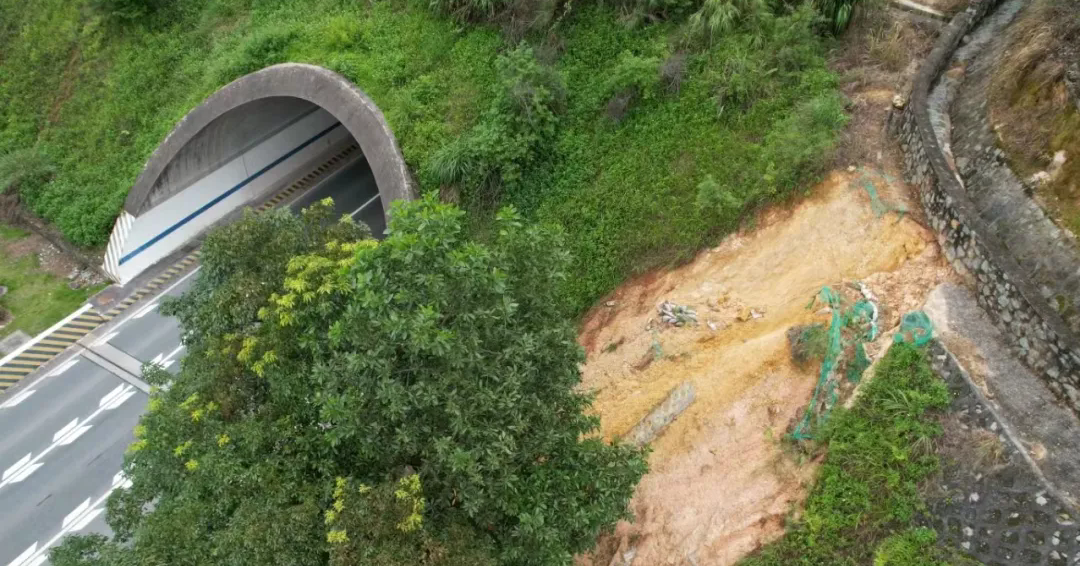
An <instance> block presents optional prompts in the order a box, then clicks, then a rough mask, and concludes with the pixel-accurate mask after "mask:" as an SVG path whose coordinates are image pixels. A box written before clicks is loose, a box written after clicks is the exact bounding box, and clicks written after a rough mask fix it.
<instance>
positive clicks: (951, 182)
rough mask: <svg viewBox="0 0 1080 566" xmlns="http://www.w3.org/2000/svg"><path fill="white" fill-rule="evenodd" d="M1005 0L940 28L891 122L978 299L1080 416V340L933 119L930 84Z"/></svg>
mask: <svg viewBox="0 0 1080 566" xmlns="http://www.w3.org/2000/svg"><path fill="white" fill-rule="evenodd" d="M1000 2H1001V0H974V1H973V2H972V3H971V5H970V6H969V8H968V9H967V10H965V11H964V12H961V13H960V14H958V15H957V16H956V17H955V18H953V20H952V21H951V22H950V23H949V25H948V26H947V27H946V28H945V29H944V30H942V32H941V35H940V36H939V38H938V41H937V43H936V44H935V46H934V49H933V51H932V52H931V53H930V55H929V56H928V57H927V59H926V61H925V62H924V63H923V65H922V67H921V68H920V69H919V71H918V73H917V74H916V76H915V81H914V84H913V86H912V91H911V95H910V97H909V100H907V101H906V103H904V104H903V106H902V109H900V108H897V109H894V112H893V114H892V116H890V119H889V128H890V130H891V131H892V133H893V134H894V135H895V136H896V137H897V138H898V139H899V142H900V144H901V148H902V149H903V154H904V168H905V173H906V176H907V178H908V181H909V182H910V183H912V184H913V185H915V186H916V187H917V188H918V191H919V197H920V200H921V202H922V205H923V209H924V210H925V211H926V216H927V219H928V221H929V222H930V224H931V226H932V227H933V229H934V231H935V233H936V234H937V237H938V243H939V244H940V245H941V248H942V249H943V250H944V253H945V256H946V257H947V258H948V259H949V261H950V263H951V264H952V265H953V267H954V268H955V269H956V270H957V271H958V272H959V273H960V274H961V275H963V276H965V277H966V278H967V279H968V280H969V281H970V282H971V283H972V284H973V285H974V287H975V290H976V295H977V297H978V300H979V303H980V304H981V305H982V307H983V308H985V309H986V310H987V312H988V313H989V314H990V315H991V317H992V318H994V320H995V322H996V323H997V324H998V326H999V327H1000V328H1001V329H1002V331H1003V333H1004V334H1005V335H1006V336H1007V337H1008V338H1009V339H1010V341H1011V344H1012V347H1013V349H1014V350H1015V353H1016V354H1017V355H1018V357H1019V358H1020V359H1021V360H1023V361H1024V362H1025V363H1026V364H1028V365H1029V366H1030V367H1031V368H1032V369H1034V370H1035V371H1036V372H1037V373H1038V374H1039V375H1041V376H1042V377H1043V379H1044V380H1045V381H1046V383H1047V385H1048V387H1049V388H1050V389H1051V390H1052V391H1053V392H1054V393H1055V394H1056V395H1058V396H1059V397H1060V398H1061V399H1062V400H1063V401H1064V402H1065V403H1067V404H1068V405H1069V406H1070V407H1071V408H1072V409H1073V410H1074V411H1076V412H1077V413H1078V414H1080V341H1078V340H1077V337H1076V336H1075V335H1074V334H1073V333H1072V332H1071V331H1070V330H1069V328H1068V327H1067V326H1066V324H1065V322H1064V320H1062V318H1061V316H1060V315H1058V313H1057V312H1056V311H1054V310H1053V309H1052V308H1051V307H1050V306H1049V305H1048V304H1047V303H1046V302H1045V301H1044V300H1043V298H1042V296H1041V294H1040V293H1039V292H1038V289H1037V288H1036V287H1035V285H1034V284H1033V283H1032V282H1031V281H1029V280H1028V279H1027V277H1026V276H1025V273H1024V271H1023V270H1022V269H1021V268H1020V266H1019V265H1018V264H1017V262H1016V261H1015V260H1014V259H1013V258H1012V256H1011V255H1010V254H1009V252H1008V250H1007V249H1006V248H1005V247H1004V246H1003V245H1002V244H1001V242H1000V241H999V240H998V238H997V236H996V235H995V234H994V232H993V230H992V229H991V228H990V227H989V226H987V225H986V224H985V223H984V222H983V221H982V219H981V218H980V217H979V215H978V213H977V211H976V209H975V207H974V205H973V204H972V202H971V200H970V199H969V198H968V195H967V193H966V191H965V189H964V187H963V185H961V184H960V182H959V181H958V180H957V179H956V177H955V176H954V174H953V173H952V172H951V170H950V168H949V166H948V164H947V162H946V157H945V153H944V152H943V151H942V148H941V146H940V145H939V144H938V141H937V138H936V136H935V135H934V130H933V126H932V123H931V121H930V111H929V104H928V101H927V98H928V96H929V93H930V89H931V88H932V87H933V86H934V83H935V82H936V81H937V80H938V79H939V78H940V76H941V74H942V72H943V71H944V69H945V68H946V66H947V65H948V64H949V61H950V59H951V58H952V55H953V52H954V51H955V50H956V48H957V47H958V46H959V45H960V43H961V41H962V40H963V38H964V36H965V35H966V34H967V33H968V32H969V31H971V30H972V29H974V28H975V26H976V25H978V23H979V22H980V21H981V20H982V18H983V17H984V16H986V14H987V13H988V12H990V11H991V10H992V9H994V8H995V7H996V6H997V5H998V4H999V3H1000Z"/></svg>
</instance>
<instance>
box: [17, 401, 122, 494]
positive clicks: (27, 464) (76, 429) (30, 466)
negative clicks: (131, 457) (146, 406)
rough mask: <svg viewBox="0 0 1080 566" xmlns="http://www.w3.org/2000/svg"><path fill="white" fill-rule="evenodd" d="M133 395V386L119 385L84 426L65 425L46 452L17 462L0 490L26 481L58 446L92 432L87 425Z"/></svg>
mask: <svg viewBox="0 0 1080 566" xmlns="http://www.w3.org/2000/svg"><path fill="white" fill-rule="evenodd" d="M133 395H135V388H134V387H132V386H131V385H129V384H127V383H123V384H120V385H117V386H116V388H115V389H113V390H112V391H110V392H109V393H108V394H106V395H105V396H104V397H102V398H101V401H100V402H99V403H98V405H99V406H98V408H97V410H96V411H94V412H93V413H91V414H90V416H88V417H86V419H85V420H83V421H82V426H79V424H80V421H79V419H78V418H76V419H75V420H73V421H71V422H70V423H68V424H66V425H64V427H63V428H61V429H60V430H58V431H56V434H54V435H53V441H52V444H50V445H49V446H48V447H46V448H45V450H42V451H41V453H40V454H38V455H37V456H35V457H33V458H31V459H27V458H26V457H23V458H22V459H21V460H19V461H18V462H16V463H15V465H13V466H11V467H9V468H8V469H7V470H6V471H4V475H3V478H2V479H0V488H3V487H4V486H7V485H9V484H13V483H17V482H20V481H22V480H24V479H26V477H27V476H29V475H30V474H32V473H33V472H34V471H35V470H37V469H38V468H40V467H41V466H42V465H43V464H42V463H41V462H39V461H40V460H41V459H42V458H44V457H45V455H46V454H48V453H49V452H52V451H53V450H54V449H55V448H56V447H57V446H64V445H66V444H70V443H71V442H74V441H75V439H76V438H78V437H79V436H82V435H83V434H84V433H85V432H86V431H87V430H90V425H87V424H86V423H89V422H90V421H92V420H94V418H95V417H97V416H98V415H100V414H101V413H103V412H105V411H108V410H111V409H115V408H117V407H119V406H120V405H122V404H123V403H124V402H125V401H127V400H128V399H130V398H131V397H132V396H133ZM29 455H30V454H27V456H29Z"/></svg>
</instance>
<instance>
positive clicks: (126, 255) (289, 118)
mask: <svg viewBox="0 0 1080 566" xmlns="http://www.w3.org/2000/svg"><path fill="white" fill-rule="evenodd" d="M300 102H303V101H300ZM297 108H299V107H291V108H290V110H295V109H297ZM270 109H278V110H280V106H275V105H259V106H257V107H254V108H250V109H249V108H246V107H241V108H238V109H237V110H236V112H242V111H245V110H252V111H254V112H253V115H252V116H249V117H247V118H246V120H247V123H248V124H256V125H260V126H262V127H261V131H262V132H263V133H264V135H263V138H264V139H262V140H261V141H257V140H256V143H254V145H249V146H248V147H246V148H244V149H243V150H242V151H241V152H240V153H239V154H235V152H234V156H233V157H232V158H231V159H228V160H227V161H225V162H224V163H216V165H217V166H216V167H214V168H213V169H212V170H209V171H198V172H195V169H194V168H193V167H191V164H193V163H196V162H197V160H195V159H189V160H187V161H186V162H185V163H187V164H188V165H185V166H184V167H185V168H184V169H176V170H175V171H177V172H178V174H174V175H173V177H172V178H173V180H174V181H175V180H176V179H179V178H181V177H182V176H183V175H180V174H179V172H180V171H186V176H187V177H188V178H189V179H194V181H193V182H190V183H189V184H187V185H186V186H182V187H180V186H178V187H176V189H175V190H174V191H172V192H173V194H171V195H170V196H167V198H164V199H161V200H160V202H158V203H156V205H151V206H148V207H147V209H146V210H144V211H142V212H141V213H139V214H138V215H131V214H128V213H125V214H124V215H122V216H121V218H120V219H119V220H118V222H117V229H116V230H115V231H114V237H113V238H112V239H111V241H110V246H109V250H108V252H107V253H106V258H105V259H106V261H105V269H106V271H107V272H109V273H110V275H112V276H113V277H114V278H115V279H116V280H117V281H118V282H120V283H126V282H128V281H130V280H131V279H133V278H134V277H135V276H137V275H138V274H139V273H141V272H142V271H144V270H145V269H147V268H149V267H151V266H152V265H154V264H155V263H157V262H158V261H160V260H162V259H164V258H165V257H168V256H169V255H170V254H171V253H173V252H175V251H176V250H178V249H180V248H181V247H182V246H184V245H185V244H186V243H187V242H189V241H191V240H192V239H193V238H195V237H197V236H198V235H199V234H201V233H202V232H203V231H205V230H206V229H208V228H210V227H211V226H213V225H214V224H215V223H217V222H218V221H220V220H221V219H223V218H224V217H225V216H227V215H228V214H229V213H230V212H232V211H234V210H236V209H237V208H240V207H242V206H244V205H247V204H250V203H252V202H253V201H256V200H259V199H261V198H263V197H265V196H267V195H268V193H270V192H272V191H273V190H274V189H275V188H276V187H278V186H279V185H281V184H282V183H283V182H285V181H286V180H288V179H289V178H291V177H292V176H293V175H295V174H296V172H297V170H298V169H300V168H301V167H302V166H303V165H305V164H306V163H308V162H310V161H312V160H314V159H317V158H318V157H320V156H321V155H324V154H326V153H327V152H329V151H332V149H333V148H334V147H336V146H338V145H339V144H340V143H342V142H343V141H346V140H350V139H351V138H352V136H351V134H350V133H349V131H348V130H346V129H345V128H344V127H342V125H341V124H340V123H339V122H338V121H337V119H336V118H334V116H333V115H331V114H330V113H329V112H327V111H326V110H323V109H322V108H318V107H315V106H313V105H311V106H310V107H309V108H307V109H305V110H303V111H302V113H301V114H300V115H299V116H297V115H295V114H294V113H293V112H291V111H290V112H287V113H284V114H282V113H279V112H268V110H270ZM271 121H275V122H276V123H277V124H279V128H278V129H277V131H273V132H268V131H267V128H266V127H265V125H266V124H269V123H271ZM234 123H235V122H234ZM257 129H260V128H257ZM207 139H209V138H207ZM219 139H220V138H219ZM234 139H235V140H237V141H235V142H232V144H231V145H224V146H222V145H221V144H219V146H218V147H219V149H220V148H222V147H224V148H225V149H228V148H229V147H236V146H237V145H239V144H240V143H241V141H240V140H242V138H240V137H235V138H234ZM212 146H213V144H203V145H202V146H196V149H198V148H199V147H202V148H204V149H205V148H207V147H212ZM226 153H227V152H226ZM207 155H209V154H207ZM202 162H203V163H206V164H208V165H213V164H215V163H214V161H213V160H210V159H204V160H202Z"/></svg>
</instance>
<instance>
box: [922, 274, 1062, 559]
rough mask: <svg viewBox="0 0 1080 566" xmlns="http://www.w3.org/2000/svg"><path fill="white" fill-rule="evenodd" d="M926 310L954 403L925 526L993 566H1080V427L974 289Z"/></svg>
mask: <svg viewBox="0 0 1080 566" xmlns="http://www.w3.org/2000/svg"><path fill="white" fill-rule="evenodd" d="M924 310H925V312H926V313H927V315H928V316H930V319H931V321H932V322H933V324H934V332H935V334H936V335H937V337H938V340H936V341H935V342H934V343H933V344H932V346H931V348H930V352H931V356H932V357H931V362H932V363H933V366H934V369H935V370H936V371H937V372H938V373H939V374H940V375H941V376H942V377H943V378H944V379H945V381H946V383H947V384H948V386H949V391H950V393H951V395H952V403H951V405H950V408H949V412H948V414H947V415H946V416H944V417H943V419H942V425H943V427H944V430H945V434H944V437H943V438H942V440H941V442H940V445H939V448H938V450H939V454H940V455H941V456H942V462H943V469H942V473H941V474H940V476H939V477H937V478H935V479H934V480H933V481H931V485H930V486H929V488H928V489H929V493H928V495H927V500H928V503H929V506H930V510H929V512H928V513H927V516H926V517H925V521H926V522H927V523H929V524H930V525H932V526H933V527H934V528H935V529H936V530H937V531H938V533H939V534H940V535H941V539H940V542H941V544H944V545H948V546H952V547H955V548H958V549H960V550H962V551H964V552H965V553H968V554H970V555H971V556H973V557H974V558H976V559H978V560H979V561H980V562H982V563H983V564H986V565H987V566H1008V565H1012V564H1043V565H1047V566H1073V565H1076V564H1080V527H1078V524H1080V507H1078V506H1077V500H1076V495H1077V493H1080V442H1078V440H1077V439H1080V421H1078V420H1077V418H1076V416H1075V414H1074V413H1073V412H1072V411H1070V410H1068V409H1066V408H1064V407H1062V406H1059V405H1058V404H1057V403H1056V401H1055V399H1054V397H1053V395H1052V394H1051V393H1050V390H1049V389H1048V388H1047V387H1046V386H1045V384H1043V382H1042V380H1040V379H1039V378H1038V377H1037V376H1035V375H1034V374H1032V373H1031V372H1030V371H1029V370H1028V369H1027V368H1026V367H1025V366H1023V365H1022V364H1020V363H1019V362H1018V361H1017V360H1015V359H1013V358H1012V356H1011V355H1010V353H1009V350H1008V348H1006V346H1005V343H1004V341H1003V340H1002V337H1001V335H1000V333H999V332H998V330H997V329H996V328H995V327H994V326H993V324H992V323H991V321H990V320H989V317H987V316H986V314H985V313H984V312H983V311H982V310H981V309H980V308H979V306H978V304H977V303H976V302H975V298H974V297H973V296H972V295H971V293H970V292H969V291H968V290H967V289H966V288H962V287H958V286H955V285H951V284H944V285H941V286H939V287H938V288H936V289H935V290H934V291H933V292H932V293H931V294H930V296H929V297H928V298H927V302H926V306H925V307H924Z"/></svg>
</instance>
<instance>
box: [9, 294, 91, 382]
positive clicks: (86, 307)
mask: <svg viewBox="0 0 1080 566" xmlns="http://www.w3.org/2000/svg"><path fill="white" fill-rule="evenodd" d="M90 308H91V305H90V303H86V304H84V305H83V306H81V307H79V308H78V310H76V311H75V312H73V313H71V314H69V315H68V316H67V318H65V319H64V320H61V321H60V322H58V323H56V324H54V325H52V326H50V327H49V329H48V330H46V331H45V332H42V333H41V334H38V335H37V336H34V337H33V338H32V339H30V341H29V342H27V343H25V344H23V345H22V346H19V347H18V348H15V351H14V352H12V353H10V354H8V355H6V356H4V357H3V359H0V366H2V365H4V364H6V363H8V362H10V361H11V360H14V359H15V358H16V357H18V356H19V354H21V353H23V352H25V351H27V350H29V349H30V348H33V347H34V346H35V345H37V343H38V342H41V341H42V340H44V339H45V337H46V336H48V335H50V334H52V333H53V332H56V331H57V330H59V329H60V328H61V327H62V326H64V325H65V324H67V323H69V322H71V321H72V320H75V318H76V317H78V316H79V315H81V314H82V313H84V312H86V311H88V310H90Z"/></svg>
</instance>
